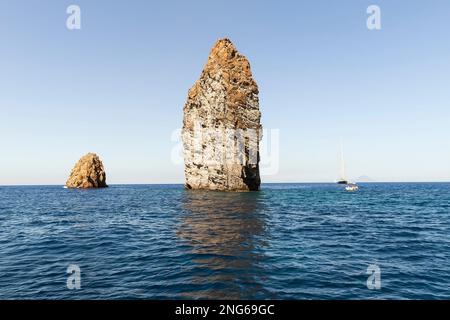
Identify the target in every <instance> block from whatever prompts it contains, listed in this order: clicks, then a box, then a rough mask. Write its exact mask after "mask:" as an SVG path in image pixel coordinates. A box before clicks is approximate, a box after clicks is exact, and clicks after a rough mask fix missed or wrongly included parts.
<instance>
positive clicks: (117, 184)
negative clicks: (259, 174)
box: [0, 180, 450, 189]
mask: <svg viewBox="0 0 450 320" xmlns="http://www.w3.org/2000/svg"><path fill="white" fill-rule="evenodd" d="M355 183H450V180H449V181H431V180H426V181H361V182H357V181H356V182H355ZM267 184H337V183H336V182H334V181H333V182H330V181H322V182H320V181H314V182H308V181H302V182H293V181H290V182H263V183H261V185H267ZM127 185H129V186H137V185H142V186H146V185H184V183H183V182H177V183H173V182H170V183H110V184H108V186H127ZM39 186H61V187H63V186H65V184H45V183H44V184H0V187H39ZM94 189H95V188H94Z"/></svg>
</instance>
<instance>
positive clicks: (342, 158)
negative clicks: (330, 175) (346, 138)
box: [341, 138, 345, 180]
mask: <svg viewBox="0 0 450 320" xmlns="http://www.w3.org/2000/svg"><path fill="white" fill-rule="evenodd" d="M341 179H342V180H345V161H344V144H343V143H342V138H341Z"/></svg>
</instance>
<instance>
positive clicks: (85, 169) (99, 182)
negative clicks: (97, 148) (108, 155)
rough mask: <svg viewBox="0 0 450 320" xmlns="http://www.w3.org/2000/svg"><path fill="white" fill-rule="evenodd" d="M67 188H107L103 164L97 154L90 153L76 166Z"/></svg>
mask: <svg viewBox="0 0 450 320" xmlns="http://www.w3.org/2000/svg"><path fill="white" fill-rule="evenodd" d="M66 187H67V188H80V189H90V188H106V187H107V185H106V173H105V169H104V168H103V163H102V161H101V160H100V158H99V157H98V156H97V155H96V154H95V153H88V154H87V155H85V156H83V157H82V158H81V159H80V160H78V162H77V163H76V164H75V167H74V168H73V169H72V172H71V173H70V177H69V179H68V180H67V182H66Z"/></svg>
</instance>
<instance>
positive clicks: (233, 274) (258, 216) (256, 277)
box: [178, 190, 267, 299]
mask: <svg viewBox="0 0 450 320" xmlns="http://www.w3.org/2000/svg"><path fill="white" fill-rule="evenodd" d="M262 197H263V195H262V193H260V192H250V193H248V192H247V193H224V192H207V191H189V190H187V191H186V192H185V195H184V199H183V200H184V202H183V206H184V211H185V212H184V214H183V215H182V218H181V223H180V226H179V229H178V236H179V237H180V238H181V239H183V240H184V241H186V242H187V244H188V245H189V246H190V247H191V250H190V252H189V258H190V259H191V260H192V264H193V265H194V267H193V270H190V271H191V272H190V273H191V274H193V276H192V287H191V286H189V287H190V288H196V289H195V290H194V292H192V291H191V290H189V291H191V292H184V293H183V294H182V296H185V297H188V298H208V299H239V298H241V297H255V298H256V297H258V296H260V295H263V294H264V292H262V291H263V288H262V283H263V281H264V272H263V271H264V270H262V269H261V264H260V262H261V261H262V259H263V258H264V255H263V253H262V252H263V250H262V249H263V247H264V246H265V240H264V238H265V233H266V224H265V220H266V219H265V216H264V210H263V206H262ZM265 294H267V293H265ZM266 296H267V295H266Z"/></svg>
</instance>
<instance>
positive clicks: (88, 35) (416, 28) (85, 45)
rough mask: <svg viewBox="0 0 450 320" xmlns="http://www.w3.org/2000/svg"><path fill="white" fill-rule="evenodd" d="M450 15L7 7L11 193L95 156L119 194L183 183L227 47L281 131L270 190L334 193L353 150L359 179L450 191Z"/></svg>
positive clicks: (384, 9)
mask: <svg viewBox="0 0 450 320" xmlns="http://www.w3.org/2000/svg"><path fill="white" fill-rule="evenodd" d="M70 4H77V5H79V6H80V8H81V27H82V28H81V30H73V31H70V30H68V29H67V28H66V18H67V16H68V15H67V14H66V8H67V6H69V5H70ZM370 4H377V5H379V6H380V8H381V19H382V29H381V30H379V31H369V30H368V29H367V28H366V18H367V16H368V15H367V13H366V8H367V7H368V6H369V5H370ZM449 16H450V2H449V1H445V0H442V1H438V0H436V1H433V2H426V1H364V0H359V1H357V0H354V1H256V0H255V1H252V0H249V1H242V0H241V1H235V0H227V1H81V0H80V1H76V0H72V1H56V0H55V1H21V0H20V1H17V0H14V1H12V0H11V1H5V0H1V1H0V39H1V42H0V70H1V72H0V88H1V89H0V150H1V153H0V184H64V182H65V180H66V179H67V176H68V174H69V172H70V170H71V168H72V167H73V165H74V163H75V162H76V161H77V160H78V158H80V157H81V156H82V155H83V154H85V153H87V152H90V151H92V152H96V153H98V154H99V155H100V156H101V158H102V159H103V161H104V164H105V166H106V169H107V175H108V182H109V183H181V182H183V179H184V176H183V165H180V164H178V165H175V164H173V163H172V162H171V150H172V148H173V147H174V143H173V142H172V141H171V139H170V138H171V133H172V132H173V130H175V129H177V128H179V127H180V126H181V123H182V109H183V105H184V102H185V100H186V96H187V91H188V89H189V88H190V87H191V86H192V85H193V83H194V82H195V81H196V80H197V78H198V77H199V75H200V72H201V70H202V68H203V66H204V64H205V62H206V59H207V56H208V53H209V50H210V48H211V46H212V45H213V44H214V42H215V41H216V40H217V39H219V38H222V37H229V38H230V39H231V40H232V41H233V42H234V44H235V45H236V47H237V48H238V50H239V51H240V52H241V53H243V54H244V55H246V56H247V58H248V59H249V60H250V63H251V66H252V70H253V74H254V78H255V80H256V81H257V83H258V85H259V88H260V108H261V111H262V124H263V126H264V127H265V128H267V129H279V130H280V154H279V158H280V163H279V171H278V173H277V174H275V175H269V176H263V177H262V178H263V182H288V181H289V182H321V181H333V180H335V179H336V178H337V177H338V174H339V162H338V150H339V139H340V137H341V136H342V137H343V140H344V146H345V156H346V163H347V172H348V176H349V177H350V178H356V177H359V176H362V175H367V176H369V177H371V178H372V179H374V180H377V181H449V180H450V90H449V84H450V41H449V34H450V22H449V20H448V17H449Z"/></svg>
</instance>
